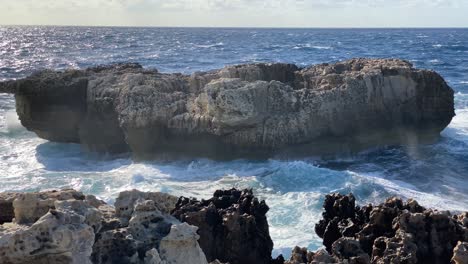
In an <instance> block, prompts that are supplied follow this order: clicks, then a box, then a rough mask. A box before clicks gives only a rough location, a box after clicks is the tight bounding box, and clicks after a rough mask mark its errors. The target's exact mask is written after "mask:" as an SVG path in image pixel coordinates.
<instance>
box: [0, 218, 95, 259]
mask: <svg viewBox="0 0 468 264" xmlns="http://www.w3.org/2000/svg"><path fill="white" fill-rule="evenodd" d="M93 242H94V230H93V229H92V228H91V227H90V226H89V225H87V224H85V217H84V216H81V215H78V214H75V213H74V212H71V211H67V212H63V211H59V210H51V211H49V212H48V213H46V214H45V215H44V216H42V217H41V218H40V219H39V220H38V221H37V222H35V223H34V224H33V225H32V226H30V227H29V226H13V227H10V228H4V227H0V260H1V261H0V262H1V263H9V264H14V263H18V264H24V263H35V264H36V263H43V264H54V263H57V264H59V263H71V264H87V263H89V264H90V263H91V261H90V258H89V257H90V256H91V251H92V245H93Z"/></svg>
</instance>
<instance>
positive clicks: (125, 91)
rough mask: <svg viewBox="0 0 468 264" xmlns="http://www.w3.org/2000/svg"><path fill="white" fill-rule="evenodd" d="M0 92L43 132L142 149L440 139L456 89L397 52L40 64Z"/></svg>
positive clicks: (242, 149)
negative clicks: (319, 58) (236, 60)
mask: <svg viewBox="0 0 468 264" xmlns="http://www.w3.org/2000/svg"><path fill="white" fill-rule="evenodd" d="M0 92H9V93H15V95H16V106H17V107H16V108H17V112H18V115H19V118H20V120H21V123H22V124H23V125H24V126H25V127H26V128H27V129H29V130H31V131H34V132H35V133H36V134H37V135H39V136H40V137H42V138H45V139H48V140H51V141H59V142H75V143H80V144H82V145H83V146H84V147H86V148H87V149H89V150H92V151H99V152H117V153H121V152H127V151H131V152H133V153H134V154H135V155H136V156H137V157H143V158H150V157H154V155H164V156H172V155H189V156H200V155H202V156H209V157H213V158H234V157H239V156H241V157H242V156H244V157H245V156H249V155H250V156H252V155H253V156H258V155H261V156H267V155H272V154H277V153H283V154H288V153H290V152H291V153H298V152H299V150H296V151H292V150H290V149H289V147H291V146H295V147H296V146H303V147H304V148H301V149H300V151H305V152H318V153H320V152H329V151H346V150H349V149H354V148H362V147H369V146H375V145H379V144H389V143H407V142H406V140H408V138H411V139H415V140H418V139H425V138H426V136H427V138H433V137H434V136H438V135H439V132H440V131H442V130H443V129H444V128H445V127H446V126H447V125H448V124H449V123H450V121H451V119H452V117H453V116H454V101H453V100H454V99H453V91H452V89H451V88H450V87H449V86H448V85H447V84H446V83H445V81H444V80H443V78H442V77H441V76H440V75H438V74H437V73H435V72H433V71H428V70H419V69H415V68H413V67H412V65H411V64H410V63H408V62H406V61H402V60H395V59H353V60H349V61H344V62H338V63H336V64H321V65H316V66H312V67H309V68H304V69H299V68H298V67H296V66H294V65H291V64H279V63H278V64H249V65H238V66H229V67H226V68H224V69H221V70H216V71H211V72H197V73H194V74H192V75H190V76H188V75H182V74H162V73H159V72H157V71H156V70H147V69H143V68H142V67H141V66H140V65H138V64H116V65H111V66H104V67H96V68H90V69H87V70H67V71H64V72H55V71H48V70H47V71H42V72H39V73H37V74H34V75H32V76H30V77H28V78H25V79H22V80H17V81H8V82H4V83H0ZM324 142H326V144H324ZM331 143H332V144H331ZM411 143H414V141H412V142H411Z"/></svg>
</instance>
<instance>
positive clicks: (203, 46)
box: [195, 42, 224, 49]
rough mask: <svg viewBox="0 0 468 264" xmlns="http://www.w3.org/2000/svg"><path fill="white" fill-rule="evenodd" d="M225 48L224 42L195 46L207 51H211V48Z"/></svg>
mask: <svg viewBox="0 0 468 264" xmlns="http://www.w3.org/2000/svg"><path fill="white" fill-rule="evenodd" d="M223 46H224V43H223V42H218V43H215V44H204V45H195V47H198V48H205V49H209V48H219V47H223Z"/></svg>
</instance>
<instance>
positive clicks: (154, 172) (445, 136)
mask: <svg viewBox="0 0 468 264" xmlns="http://www.w3.org/2000/svg"><path fill="white" fill-rule="evenodd" d="M353 57H385V58H386V57H398V58H403V59H407V60H409V61H411V62H412V63H413V64H414V65H415V66H416V67H419V68H427V69H433V70H436V71H437V72H439V73H440V74H441V75H442V76H443V77H444V78H445V79H446V80H447V81H448V83H449V84H450V85H451V87H452V88H453V89H454V90H455V92H456V98H455V100H456V113H457V116H456V117H455V118H454V120H453V122H452V123H451V124H450V126H449V127H448V128H447V129H446V130H445V131H444V132H443V133H442V137H441V138H440V140H439V141H438V142H436V143H434V144H432V145H419V146H416V145H413V146H388V147H385V148H378V149H369V150H366V151H363V152H361V153H357V154H353V155H350V154H347V155H344V154H342V155H337V156H336V157H327V158H326V159H324V158H320V157H308V158H303V159H300V160H275V159H271V160H267V161H251V160H235V161H229V162H219V161H212V160H207V159H196V160H181V161H177V162H169V163H162V162H133V161H132V160H130V159H129V158H128V157H127V156H118V157H116V156H99V155H95V154H89V153H85V152H82V150H81V149H80V147H79V146H78V145H74V144H58V143H51V142H47V141H45V140H42V139H39V138H38V137H36V136H35V135H34V134H33V133H30V132H28V131H26V130H25V129H24V128H23V127H22V126H21V124H20V123H19V121H18V119H17V116H16V113H15V103H14V98H13V97H12V96H11V95H6V94H0V181H1V184H0V191H35V190H45V189H50V188H64V187H72V188H76V189H79V190H82V191H84V192H86V193H91V194H95V195H97V196H99V197H100V198H102V199H105V200H107V201H109V202H112V200H113V199H114V198H115V196H116V195H117V193H118V192H120V191H122V190H125V189H130V188H138V189H141V190H144V191H150V190H151V191H164V192H168V193H172V194H175V195H185V196H194V197H199V198H207V197H210V195H211V194H212V193H213V191H214V190H216V189H219V188H230V187H239V188H244V187H249V188H254V191H255V193H256V194H257V195H258V196H260V197H261V198H264V199H266V200H267V203H268V205H269V206H270V207H271V210H270V212H269V213H268V220H269V223H270V225H271V227H270V232H271V236H272V238H273V240H274V243H275V252H276V253H282V252H283V253H288V252H289V251H290V249H291V248H292V247H293V246H295V245H300V246H306V247H309V248H310V249H313V250H315V249H317V248H318V247H320V246H321V242H320V241H321V240H320V239H319V238H318V237H317V236H316V235H315V233H314V224H315V223H316V222H317V221H318V220H319V219H320V213H321V203H322V201H323V196H324V195H325V194H326V193H329V192H335V191H339V192H343V193H348V192H353V193H354V194H355V195H356V196H357V198H358V200H359V201H360V202H361V203H369V202H381V201H382V200H384V199H385V198H386V197H388V196H391V195H398V196H401V197H404V198H409V197H412V198H416V199H417V200H418V201H419V202H420V203H422V204H423V205H425V206H428V207H437V208H440V209H448V210H455V211H456V210H468V29H346V30H345V29H202V28H200V29H196V28H190V29H187V28H106V27H102V28H101V27H92V28H86V27H34V26H31V27H13V26H12V27H10V26H8V27H7V26H4V27H0V80H8V79H15V78H21V77H24V76H26V75H28V74H30V73H32V72H34V71H36V70H38V69H43V68H52V69H65V68H84V67H88V66H93V65H97V64H105V63H111V62H123V61H125V62H126V61H132V62H139V63H141V64H142V65H144V66H145V67H153V68H157V69H159V70H160V71H162V72H184V73H191V72H194V71H199V70H209V69H215V68H220V67H223V66H225V65H228V64H239V63H249V62H291V63H296V64H298V65H300V66H307V65H311V64H316V63H322V62H334V61H338V60H344V59H349V58H353Z"/></svg>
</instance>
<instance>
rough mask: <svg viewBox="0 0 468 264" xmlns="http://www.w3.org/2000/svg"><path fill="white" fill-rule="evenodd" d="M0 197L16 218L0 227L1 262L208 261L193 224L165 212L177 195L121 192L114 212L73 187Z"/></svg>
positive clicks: (175, 263) (133, 263)
mask: <svg viewBox="0 0 468 264" xmlns="http://www.w3.org/2000/svg"><path fill="white" fill-rule="evenodd" d="M11 197H13V198H14V200H13V201H11V199H12V198H11ZM0 198H1V199H3V201H5V203H7V202H8V203H9V204H11V206H12V207H13V209H12V210H13V211H14V213H15V216H14V217H15V218H16V219H17V221H16V222H14V223H7V224H4V225H0V263H1V264H4V263H5V264H15V263H18V264H19V263H21V264H22V263H34V264H36V263H39V264H41V263H43V264H54V263H65V264H66V263H71V264H75V263H76V264H86V263H94V264H115V263H129V264H151V263H153V264H154V263H157V264H186V263H187V264H207V263H208V262H207V260H206V257H205V255H204V253H203V251H202V250H201V248H200V246H199V244H198V241H197V240H198V238H199V235H198V234H197V233H196V231H197V227H194V226H191V225H189V224H187V223H181V222H180V221H179V220H177V219H176V218H175V217H173V216H171V215H170V214H169V211H170V210H172V209H173V208H174V207H175V203H176V202H177V199H178V198H176V197H174V196H171V195H168V194H163V193H143V192H139V191H136V190H133V191H128V192H123V193H121V194H120V195H119V198H118V199H117V201H116V204H118V205H119V206H118V207H117V210H116V209H115V208H114V207H112V206H110V205H107V204H105V203H104V202H103V201H100V200H98V199H97V198H96V197H94V196H89V195H88V196H86V197H85V196H84V195H83V194H82V193H80V192H76V191H74V190H62V191H48V192H37V193H8V194H6V193H5V194H0ZM37 218H39V219H37ZM12 219H13V216H8V220H9V222H11V220H12Z"/></svg>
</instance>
